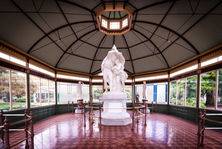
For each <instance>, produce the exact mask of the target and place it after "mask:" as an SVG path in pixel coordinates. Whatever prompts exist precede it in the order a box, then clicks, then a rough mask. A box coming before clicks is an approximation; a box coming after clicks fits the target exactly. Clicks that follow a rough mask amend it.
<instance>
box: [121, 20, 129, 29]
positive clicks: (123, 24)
mask: <svg viewBox="0 0 222 149" xmlns="http://www.w3.org/2000/svg"><path fill="white" fill-rule="evenodd" d="M126 26H128V18H126V19H124V20H123V22H122V28H124V27H126Z"/></svg>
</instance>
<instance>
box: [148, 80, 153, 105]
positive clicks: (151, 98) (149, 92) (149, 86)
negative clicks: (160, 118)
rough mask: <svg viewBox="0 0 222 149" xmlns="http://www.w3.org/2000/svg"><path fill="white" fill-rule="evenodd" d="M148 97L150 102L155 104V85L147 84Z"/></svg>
mask: <svg viewBox="0 0 222 149" xmlns="http://www.w3.org/2000/svg"><path fill="white" fill-rule="evenodd" d="M146 95H147V100H148V102H149V103H152V102H153V95H154V90H153V84H147V86H146Z"/></svg>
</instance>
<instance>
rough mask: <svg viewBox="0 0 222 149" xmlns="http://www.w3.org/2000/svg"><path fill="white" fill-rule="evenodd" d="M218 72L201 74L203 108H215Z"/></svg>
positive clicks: (201, 104)
mask: <svg viewBox="0 0 222 149" xmlns="http://www.w3.org/2000/svg"><path fill="white" fill-rule="evenodd" d="M215 88H216V71H211V72H207V73H204V74H201V98H200V107H201V108H215V93H216V92H215Z"/></svg>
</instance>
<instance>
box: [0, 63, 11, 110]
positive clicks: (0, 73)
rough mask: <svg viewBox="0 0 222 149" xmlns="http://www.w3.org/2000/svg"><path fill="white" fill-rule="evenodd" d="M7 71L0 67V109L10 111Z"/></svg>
mask: <svg viewBox="0 0 222 149" xmlns="http://www.w3.org/2000/svg"><path fill="white" fill-rule="evenodd" d="M9 96H10V95H9V70H7V69H5V68H2V67H0V109H2V110H9V109H10V105H9V102H10V98H9Z"/></svg>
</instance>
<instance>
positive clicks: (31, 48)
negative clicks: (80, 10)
mask: <svg viewBox="0 0 222 149" xmlns="http://www.w3.org/2000/svg"><path fill="white" fill-rule="evenodd" d="M32 23H33V22H32ZM84 23H93V21H80V22H73V23H70V25H75V24H84ZM68 26H69V24H65V25H62V26H59V27H57V28H55V29H53V30H51V31H50V32H48V33H45V32H44V31H42V30H41V31H42V32H43V33H44V35H43V36H42V37H40V38H39V39H38V40H37V41H36V42H35V43H34V44H32V46H31V47H30V48H29V50H28V52H27V53H31V51H32V50H33V48H34V47H35V46H36V45H37V44H38V43H39V42H40V41H42V40H43V39H44V38H46V37H48V38H50V36H49V35H50V34H52V33H54V32H56V31H58V30H60V29H63V28H65V27H68ZM53 41H54V40H52V42H53ZM53 43H54V42H53Z"/></svg>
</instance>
